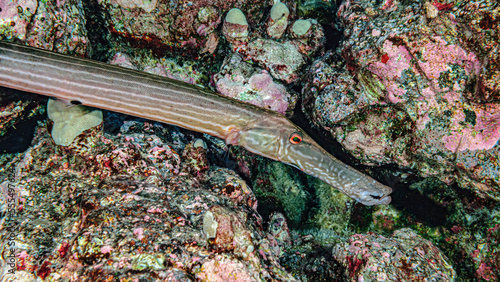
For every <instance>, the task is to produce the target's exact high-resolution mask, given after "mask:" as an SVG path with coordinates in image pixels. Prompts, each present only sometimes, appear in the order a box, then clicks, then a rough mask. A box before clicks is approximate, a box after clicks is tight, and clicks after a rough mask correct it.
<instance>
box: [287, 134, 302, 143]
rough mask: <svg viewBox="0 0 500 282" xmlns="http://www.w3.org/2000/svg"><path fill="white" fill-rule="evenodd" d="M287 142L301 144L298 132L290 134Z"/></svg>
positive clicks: (300, 135) (300, 136)
mask: <svg viewBox="0 0 500 282" xmlns="http://www.w3.org/2000/svg"><path fill="white" fill-rule="evenodd" d="M288 140H289V141H290V143H292V144H294V145H297V144H299V143H300V142H302V134H301V133H300V132H294V133H292V134H290V138H288Z"/></svg>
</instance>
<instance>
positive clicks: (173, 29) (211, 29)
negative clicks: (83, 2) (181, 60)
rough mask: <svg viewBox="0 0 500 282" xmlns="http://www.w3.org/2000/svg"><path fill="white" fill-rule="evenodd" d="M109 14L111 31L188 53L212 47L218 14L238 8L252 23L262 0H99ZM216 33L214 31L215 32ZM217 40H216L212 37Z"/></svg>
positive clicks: (159, 48)
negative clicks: (256, 0)
mask: <svg viewBox="0 0 500 282" xmlns="http://www.w3.org/2000/svg"><path fill="white" fill-rule="evenodd" d="M99 3H100V5H101V6H102V7H103V9H104V10H105V11H106V12H107V13H108V14H109V15H110V17H109V18H108V19H109V25H110V27H111V32H112V33H113V34H115V35H117V36H120V37H123V38H126V39H128V40H131V41H132V42H135V43H136V44H139V45H142V46H144V45H146V46H149V47H150V48H153V49H155V51H157V52H160V53H162V54H163V53H165V51H166V50H167V49H168V50H172V51H180V52H181V53H182V54H184V55H187V54H192V52H197V51H200V50H205V51H207V50H211V49H212V50H214V51H215V48H213V46H210V45H213V43H214V35H216V34H217V32H216V29H217V28H218V26H219V24H220V23H221V22H222V15H224V13H226V12H227V11H229V10H230V9H231V8H240V9H241V10H242V11H243V12H244V13H246V14H247V15H248V16H247V20H248V22H249V23H250V24H254V23H255V22H256V21H258V20H259V19H260V17H261V16H262V13H263V10H262V9H260V7H261V6H262V5H264V4H265V1H258V2H255V1H239V2H238V1H236V2H235V1H220V0H217V1H187V0H176V1H156V0H155V1H129V0H120V1H115V0H101V1H99ZM216 36H217V35H216ZM216 41H218V40H216Z"/></svg>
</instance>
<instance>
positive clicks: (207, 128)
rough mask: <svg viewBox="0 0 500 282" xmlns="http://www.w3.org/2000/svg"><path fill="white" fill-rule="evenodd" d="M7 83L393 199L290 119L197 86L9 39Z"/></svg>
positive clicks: (1, 52) (350, 191)
mask: <svg viewBox="0 0 500 282" xmlns="http://www.w3.org/2000/svg"><path fill="white" fill-rule="evenodd" d="M0 85H1V86H4V87H8V88H13V89H17V90H22V91H26V92H31V93H36V94H41V95H46V96H51V97H55V98H58V99H63V100H68V101H72V102H73V103H78V104H82V105H85V106H89V107H95V108H100V109H104V110H109V111H114V112H119V113H123V114H127V115H131V116H136V117H141V118H145V119H149V120H154V121H158V122H164V123H168V124H173V125H176V126H179V127H183V128H186V129H189V130H193V131H198V132H203V133H207V134H210V135H212V136H215V137H218V138H221V139H223V140H225V141H226V143H227V144H231V145H239V146H243V147H244V148H245V149H247V150H248V151H250V152H252V153H255V154H258V155H262V156H264V157H267V158H270V159H273V160H276V161H280V162H283V163H286V164H288V165H291V166H294V167H296V168H298V169H300V170H302V171H303V172H305V173H307V174H309V175H312V176H314V177H317V178H319V179H321V180H323V181H324V182H326V183H328V184H330V185H331V186H333V187H334V188H336V189H338V190H339V191H341V192H342V193H344V194H346V195H347V196H349V197H351V198H353V199H355V200H357V201H358V202H360V203H362V204H365V205H381V204H389V203H390V201H391V197H390V196H389V194H390V193H391V192H392V189H391V188H390V187H388V186H386V185H384V184H382V183H380V182H378V181H376V180H375V179H373V178H371V177H370V176H368V175H365V174H363V173H361V172H360V171H358V170H356V169H354V168H352V167H350V166H348V165H346V164H344V163H342V162H341V161H340V160H338V159H336V158H335V157H333V156H332V155H330V154H329V153H328V152H327V151H326V150H324V149H323V148H322V147H321V146H319V145H318V144H317V143H316V142H315V141H314V140H313V139H312V138H311V137H309V136H308V135H307V134H306V133H305V132H304V131H303V130H302V129H301V128H299V127H298V126H296V125H295V124H293V123H292V122H291V121H290V120H288V119H287V118H286V117H285V116H283V115H281V114H279V113H276V112H274V111H270V110H267V109H263V108H260V107H257V106H254V105H252V104H248V103H245V102H241V101H238V100H235V99H231V98H228V97H225V96H222V95H219V94H217V93H214V92H212V91H209V90H207V89H203V88H201V87H198V86H195V85H191V84H188V83H184V82H181V81H176V80H173V79H169V78H165V77H160V76H157V75H153V74H149V73H144V72H141V71H136V70H132V69H127V68H123V67H119V66H114V65H109V64H105V63H102V62H97V61H93V60H89V59H83V58H78V57H72V56H68V55H62V54H58V53H54V52H51V51H46V50H41V49H37V48H32V47H27V46H21V45H17V44H13V43H7V42H1V41H0Z"/></svg>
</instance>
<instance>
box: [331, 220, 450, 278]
mask: <svg viewBox="0 0 500 282" xmlns="http://www.w3.org/2000/svg"><path fill="white" fill-rule="evenodd" d="M333 255H334V257H335V258H336V259H337V260H339V261H340V262H341V263H342V264H343V265H344V267H345V269H346V272H347V273H346V274H347V276H348V277H350V281H353V282H354V281H418V280H421V279H423V278H424V277H425V279H428V280H436V281H453V280H454V279H455V271H454V270H453V268H452V267H451V265H450V264H449V263H448V261H447V258H446V257H445V256H444V255H443V254H442V253H441V251H440V250H439V249H438V248H437V247H436V246H434V245H433V244H432V243H431V242H430V241H428V240H425V239H424V238H422V237H420V236H419V235H418V234H417V233H415V231H413V230H411V229H399V230H397V231H395V232H394V234H393V235H392V236H391V237H390V238H386V237H383V236H380V235H370V234H355V235H352V236H351V237H350V238H349V240H348V242H345V243H339V244H337V245H336V246H335V247H334V248H333Z"/></svg>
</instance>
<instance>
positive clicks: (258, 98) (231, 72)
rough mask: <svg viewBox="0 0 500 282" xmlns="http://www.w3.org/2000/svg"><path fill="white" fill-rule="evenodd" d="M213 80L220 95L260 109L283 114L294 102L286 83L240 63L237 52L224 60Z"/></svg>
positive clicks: (244, 63)
mask: <svg viewBox="0 0 500 282" xmlns="http://www.w3.org/2000/svg"><path fill="white" fill-rule="evenodd" d="M214 80H215V85H216V87H217V91H218V92H219V93H221V94H222V95H225V96H228V97H231V98H235V99H238V100H241V101H244V102H247V103H250V104H254V105H256V106H259V107H262V108H268V109H271V110H273V111H277V112H280V113H282V114H284V113H285V112H287V111H289V110H292V109H293V107H294V105H295V103H294V102H295V99H294V97H292V96H291V95H290V94H289V93H288V91H287V89H286V88H285V86H283V85H282V84H279V83H277V82H275V81H274V80H273V78H272V77H271V75H269V73H268V72H267V71H265V70H261V69H258V68H255V67H253V66H251V65H250V64H248V63H246V62H243V61H242V59H241V57H240V56H239V55H237V54H235V55H233V56H232V57H231V58H230V59H229V60H226V62H225V64H224V65H223V67H222V68H221V71H220V72H219V73H217V74H216V75H215V76H214Z"/></svg>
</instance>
